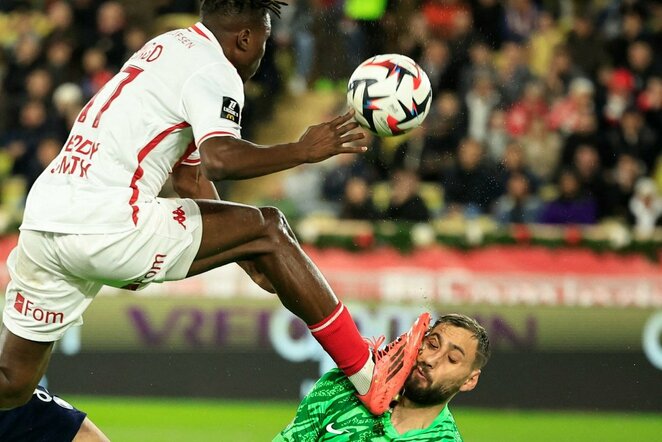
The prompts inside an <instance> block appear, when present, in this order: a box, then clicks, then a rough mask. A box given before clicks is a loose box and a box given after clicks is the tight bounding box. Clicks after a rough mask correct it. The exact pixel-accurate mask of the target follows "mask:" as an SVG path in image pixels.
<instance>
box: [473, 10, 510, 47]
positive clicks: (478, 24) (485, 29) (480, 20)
mask: <svg viewBox="0 0 662 442" xmlns="http://www.w3.org/2000/svg"><path fill="white" fill-rule="evenodd" d="M471 9H472V11H473V23H474V29H476V32H478V33H479V34H480V35H481V37H482V39H483V40H484V41H485V42H487V44H488V45H489V46H490V48H492V49H499V48H500V47H501V41H502V38H503V36H502V30H503V21H504V16H503V15H504V10H503V5H502V4H501V1H499V0H471Z"/></svg>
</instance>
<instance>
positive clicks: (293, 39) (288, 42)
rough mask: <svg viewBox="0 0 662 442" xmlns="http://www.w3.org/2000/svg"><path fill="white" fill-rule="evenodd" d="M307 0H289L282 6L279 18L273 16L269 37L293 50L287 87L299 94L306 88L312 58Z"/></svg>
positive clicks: (310, 72)
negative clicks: (271, 32)
mask: <svg viewBox="0 0 662 442" xmlns="http://www.w3.org/2000/svg"><path fill="white" fill-rule="evenodd" d="M309 3H310V0H293V1H291V2H289V5H288V7H287V8H283V11H282V15H281V19H280V20H274V22H273V26H274V33H273V38H274V40H275V42H276V44H277V45H278V46H279V47H281V48H288V49H289V48H291V49H292V50H293V54H294V72H293V75H292V77H291V78H290V80H289V83H288V88H289V91H290V92H291V93H292V94H294V95H299V94H301V93H303V92H305V91H306V90H307V89H308V84H309V82H310V81H311V80H312V72H313V63H314V61H315V35H314V33H313V31H312V29H311V27H312V24H313V15H312V10H311V7H310V4H309Z"/></svg>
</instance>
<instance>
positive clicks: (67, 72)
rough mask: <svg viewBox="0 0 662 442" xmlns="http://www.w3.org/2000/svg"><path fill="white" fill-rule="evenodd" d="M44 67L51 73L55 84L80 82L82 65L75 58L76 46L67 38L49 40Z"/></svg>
mask: <svg viewBox="0 0 662 442" xmlns="http://www.w3.org/2000/svg"><path fill="white" fill-rule="evenodd" d="M44 68H45V69H46V70H47V71H48V73H49V74H50V75H51V77H52V79H53V84H54V85H59V84H62V83H67V82H78V81H80V78H81V72H80V66H79V65H78V63H77V60H75V59H74V46H73V44H72V43H71V41H70V40H67V39H60V38H57V39H55V38H53V39H49V40H48V43H47V46H46V62H45V64H44Z"/></svg>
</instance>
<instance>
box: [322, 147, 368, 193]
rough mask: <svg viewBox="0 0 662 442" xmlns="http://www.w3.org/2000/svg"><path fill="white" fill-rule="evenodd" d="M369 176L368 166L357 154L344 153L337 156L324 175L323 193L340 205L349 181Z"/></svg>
mask: <svg viewBox="0 0 662 442" xmlns="http://www.w3.org/2000/svg"><path fill="white" fill-rule="evenodd" d="M357 176H358V177H365V176H367V166H366V163H365V162H364V161H362V158H361V157H360V156H359V155H356V154H344V155H339V156H337V157H335V164H334V165H333V167H332V168H331V169H330V170H329V171H328V172H326V174H325V175H324V179H323V180H322V181H323V184H322V195H323V197H324V199H325V200H326V201H328V202H330V203H334V204H337V205H339V204H340V203H341V202H342V201H343V198H344V196H345V187H347V182H348V181H349V179H350V178H353V177H357Z"/></svg>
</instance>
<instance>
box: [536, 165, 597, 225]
mask: <svg viewBox="0 0 662 442" xmlns="http://www.w3.org/2000/svg"><path fill="white" fill-rule="evenodd" d="M558 186H559V196H558V198H556V199H554V200H553V201H550V202H548V203H547V204H545V205H544V206H543V208H542V212H541V213H540V219H539V222H541V223H543V224H594V223H595V222H596V221H597V219H598V218H597V204H596V202H595V200H594V199H593V198H592V197H590V196H586V194H585V193H584V191H583V189H582V188H581V185H580V182H579V179H578V178H577V175H576V174H575V172H573V171H572V170H569V169H565V170H563V171H562V172H561V174H560V176H559V180H558Z"/></svg>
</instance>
